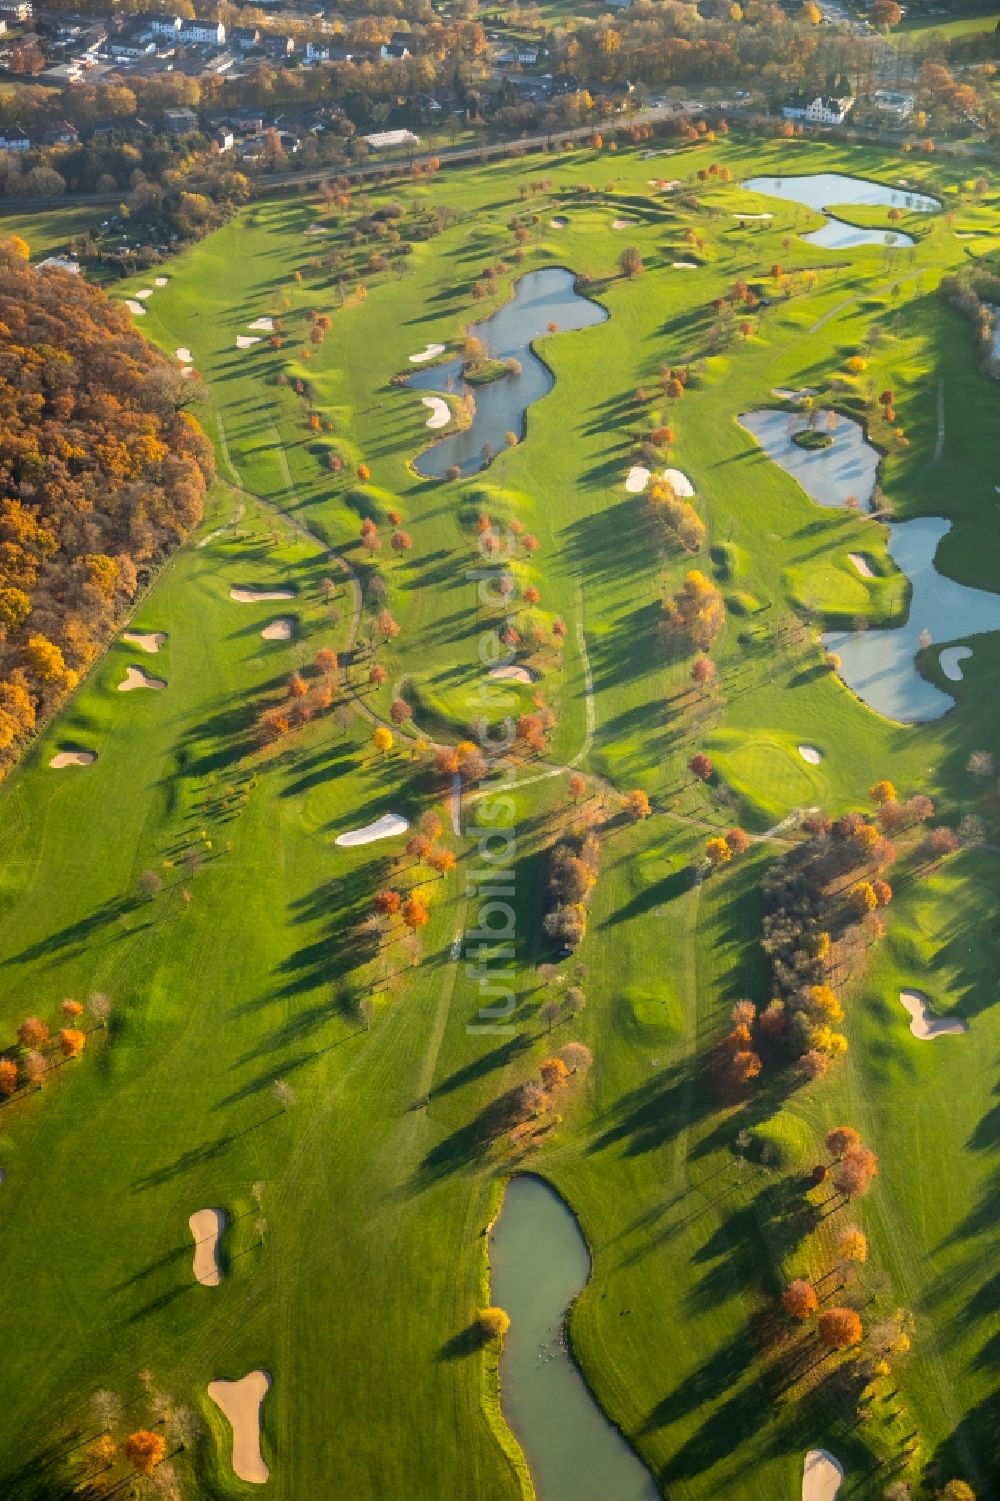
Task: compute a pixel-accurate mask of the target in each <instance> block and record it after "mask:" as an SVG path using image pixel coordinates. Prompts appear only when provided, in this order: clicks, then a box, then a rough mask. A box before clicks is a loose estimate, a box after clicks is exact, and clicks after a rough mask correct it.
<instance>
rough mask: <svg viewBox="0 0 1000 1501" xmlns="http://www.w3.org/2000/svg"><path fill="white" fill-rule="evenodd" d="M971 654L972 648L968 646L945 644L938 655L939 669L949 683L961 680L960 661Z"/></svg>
mask: <svg viewBox="0 0 1000 1501" xmlns="http://www.w3.org/2000/svg"><path fill="white" fill-rule="evenodd" d="M971 656H972V648H971V647H969V646H946V647H945V649H944V651H943V652H942V653H941V655H940V656H939V657H938V661H939V663H940V664H941V671H942V672H943V673H944V675H945V677H946V678H947V679H948V681H949V683H960V682H961V681H962V663H963V662H964V661H965V660H966V659H967V658H968V657H971Z"/></svg>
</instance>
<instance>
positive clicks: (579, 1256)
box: [490, 1175, 660, 1501]
mask: <svg viewBox="0 0 1000 1501" xmlns="http://www.w3.org/2000/svg"><path fill="white" fill-rule="evenodd" d="M490 1269H491V1276H490V1280H491V1287H492V1291H491V1297H492V1301H493V1302H494V1303H495V1304H496V1305H497V1306H498V1307H500V1308H504V1309H506V1311H507V1313H508V1314H509V1315H510V1329H509V1331H508V1333H507V1337H506V1339H505V1341H504V1347H503V1353H502V1355H501V1357H500V1394H501V1402H502V1405H503V1412H504V1416H505V1418H506V1419H507V1422H508V1423H509V1425H510V1427H511V1429H512V1430H513V1432H514V1434H515V1435H516V1437H517V1439H518V1442H519V1443H520V1445H521V1448H522V1449H523V1451H524V1454H525V1457H526V1459H527V1461H528V1464H529V1466H530V1468H531V1474H532V1478H533V1480H534V1483H535V1491H536V1494H537V1497H538V1501H611V1498H613V1501H659V1498H660V1491H659V1489H658V1487H657V1486H656V1484H655V1482H654V1480H653V1477H652V1475H651V1474H650V1473H649V1471H648V1470H647V1469H646V1467H645V1465H643V1464H642V1462H641V1461H640V1459H639V1458H638V1456H637V1455H636V1454H635V1452H634V1451H633V1450H632V1448H631V1447H630V1446H629V1444H628V1443H626V1441H625V1439H624V1438H623V1437H622V1435H621V1434H620V1433H619V1431H618V1429H617V1428H615V1427H614V1426H613V1424H611V1423H610V1422H609V1421H608V1419H607V1418H606V1417H605V1415H604V1413H603V1412H602V1411H601V1409H600V1408H599V1407H598V1405H597V1403H596V1402H595V1400H594V1398H593V1396H592V1395H591V1393H590V1389H589V1387H588V1386H587V1385H586V1383H585V1381H584V1379H583V1377H582V1376H581V1374H580V1371H579V1368H578V1367H577V1364H576V1361H575V1360H574V1359H573V1356H572V1354H571V1352H570V1350H569V1347H568V1342H567V1339H566V1334H565V1319H566V1312H567V1309H568V1308H569V1305H570V1304H571V1303H572V1301H573V1299H574V1298H575V1297H576V1295H577V1293H579V1292H580V1290H581V1289H582V1288H583V1287H585V1286H586V1283H587V1279H588V1278H589V1276H590V1255H589V1252H588V1250H587V1245H586V1242H585V1241H584V1239H583V1236H582V1234H581V1233H580V1227H579V1225H578V1224H577V1222H576V1219H575V1217H574V1215H573V1214H572V1212H571V1211H570V1209H569V1208H568V1206H567V1205H566V1204H565V1202H564V1201H563V1200H562V1199H561V1198H560V1197H559V1195H558V1194H557V1193H555V1191H554V1190H553V1189H552V1188H550V1187H549V1185H548V1184H547V1183H545V1182H543V1181H542V1179H540V1178H534V1177H530V1176H527V1175H518V1176H517V1177H515V1178H512V1179H511V1181H510V1183H509V1184H508V1185H507V1189H506V1192H505V1194H504V1201H503V1209H502V1210H501V1213H500V1217H499V1219H498V1221H497V1223H496V1225H495V1227H494V1230H493V1235H492V1239H491V1242H490Z"/></svg>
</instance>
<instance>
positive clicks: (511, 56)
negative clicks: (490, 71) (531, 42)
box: [493, 47, 538, 68]
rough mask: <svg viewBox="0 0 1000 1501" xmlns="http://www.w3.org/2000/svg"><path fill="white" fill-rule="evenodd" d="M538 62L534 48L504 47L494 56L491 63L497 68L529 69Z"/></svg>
mask: <svg viewBox="0 0 1000 1501" xmlns="http://www.w3.org/2000/svg"><path fill="white" fill-rule="evenodd" d="M537 61H538V51H537V49H536V48H535V47H506V48H505V49H504V50H503V52H497V53H495V54H494V57H493V62H494V64H495V66H496V67H498V68H517V67H523V68H531V67H534V65H535V63H537Z"/></svg>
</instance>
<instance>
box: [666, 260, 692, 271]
mask: <svg viewBox="0 0 1000 1501" xmlns="http://www.w3.org/2000/svg"><path fill="white" fill-rule="evenodd" d="M670 264H671V265H672V266H673V268H674V270H675V271H697V269H698V267H697V265H696V264H695V262H694V261H671V263H670Z"/></svg>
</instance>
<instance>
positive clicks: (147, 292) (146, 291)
mask: <svg viewBox="0 0 1000 1501" xmlns="http://www.w3.org/2000/svg"><path fill="white" fill-rule="evenodd" d="M152 295H153V289H152V287H143V289H142V291H141V292H136V294H135V296H136V301H137V302H145V301H146V298H147V297H152Z"/></svg>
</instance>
